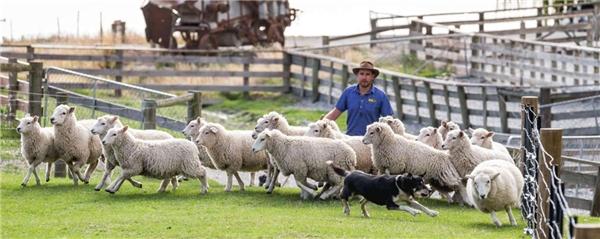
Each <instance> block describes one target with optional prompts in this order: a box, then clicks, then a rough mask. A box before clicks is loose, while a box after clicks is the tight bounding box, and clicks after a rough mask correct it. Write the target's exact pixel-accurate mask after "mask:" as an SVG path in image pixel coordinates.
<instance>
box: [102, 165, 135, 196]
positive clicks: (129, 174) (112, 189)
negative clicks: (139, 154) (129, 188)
mask: <svg viewBox="0 0 600 239" xmlns="http://www.w3.org/2000/svg"><path fill="white" fill-rule="evenodd" d="M133 175H136V174H135V173H132V172H129V171H126V170H123V171H121V175H119V177H118V178H117V179H116V180H115V181H114V182H113V183H112V184H111V185H110V186H109V187H108V188H106V189H105V191H107V192H109V193H111V194H114V193H116V192H117V191H119V189H120V188H121V186H122V185H123V182H125V180H126V179H128V178H131V177H132V176H133Z"/></svg>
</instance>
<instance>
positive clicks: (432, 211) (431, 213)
mask: <svg viewBox="0 0 600 239" xmlns="http://www.w3.org/2000/svg"><path fill="white" fill-rule="evenodd" d="M437 215H440V213H439V212H438V211H434V210H431V212H429V216H431V217H437Z"/></svg>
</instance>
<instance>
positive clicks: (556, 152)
mask: <svg viewBox="0 0 600 239" xmlns="http://www.w3.org/2000/svg"><path fill="white" fill-rule="evenodd" d="M542 122H543V121H542ZM562 134H563V130H562V129H556V128H542V129H541V130H540V141H541V142H542V146H543V148H544V149H545V150H546V152H547V153H548V154H549V155H550V157H552V158H550V157H539V161H541V162H540V163H541V167H539V174H538V185H539V189H538V192H539V197H540V202H541V203H540V206H539V208H538V210H543V212H544V213H543V214H542V213H540V214H539V215H540V216H541V215H546V218H543V217H540V218H539V219H538V224H539V225H538V230H544V234H545V235H546V237H547V238H560V237H561V236H560V235H562V234H561V232H562V215H563V214H562V209H561V207H560V206H557V207H556V208H555V209H554V208H553V207H552V206H551V205H550V204H549V203H548V201H549V200H548V198H549V197H551V200H553V199H557V197H556V196H557V195H555V192H556V191H560V190H561V188H560V185H558V182H557V181H556V180H555V179H554V177H553V176H552V174H556V176H557V177H560V169H561V167H562V160H561V155H562ZM541 154H543V152H540V155H541ZM546 165H548V166H549V167H546ZM540 182H546V183H547V184H549V185H546V184H544V183H540ZM555 187H557V188H555ZM553 201H554V200H553ZM554 204H555V205H558V202H557V201H554ZM548 221H549V223H550V225H554V223H553V222H555V221H556V224H557V225H558V228H553V230H552V234H550V231H551V230H550V228H549V227H548V226H547V224H546V223H547V222H548ZM537 235H538V236H539V237H540V238H542V237H543V234H541V233H538V234H537Z"/></svg>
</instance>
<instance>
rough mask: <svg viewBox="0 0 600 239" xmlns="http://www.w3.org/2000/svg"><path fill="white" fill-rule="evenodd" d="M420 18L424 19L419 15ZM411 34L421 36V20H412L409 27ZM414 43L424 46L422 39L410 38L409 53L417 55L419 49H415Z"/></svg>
mask: <svg viewBox="0 0 600 239" xmlns="http://www.w3.org/2000/svg"><path fill="white" fill-rule="evenodd" d="M419 19H423V17H419ZM408 35H409V36H420V35H422V31H421V24H420V23H419V22H415V21H411V22H410V27H409V28H408ZM414 45H418V46H422V45H423V41H422V40H410V41H409V46H408V49H410V51H409V53H410V54H411V55H415V56H416V55H417V50H415V49H414Z"/></svg>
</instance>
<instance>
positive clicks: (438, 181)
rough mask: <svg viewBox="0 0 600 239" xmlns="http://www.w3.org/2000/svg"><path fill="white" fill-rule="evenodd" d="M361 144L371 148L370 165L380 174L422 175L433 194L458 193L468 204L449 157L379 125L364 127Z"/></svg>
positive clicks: (442, 152)
mask: <svg viewBox="0 0 600 239" xmlns="http://www.w3.org/2000/svg"><path fill="white" fill-rule="evenodd" d="M363 143H365V144H372V145H373V164H374V165H375V167H376V168H377V169H378V170H379V173H380V174H383V173H385V174H388V175H391V174H402V173H411V174H414V175H422V177H423V179H425V181H426V182H428V183H431V184H432V186H434V187H435V188H436V190H438V191H441V192H448V191H456V192H459V193H460V195H461V196H462V197H463V199H464V202H468V201H466V199H467V198H466V191H465V188H464V186H463V185H462V183H461V179H462V178H461V177H460V175H459V174H458V172H457V171H456V169H455V168H454V166H453V165H452V162H450V158H449V155H448V153H446V152H444V151H441V150H436V149H434V148H432V147H430V146H427V145H425V144H423V143H421V142H418V141H413V140H409V139H406V138H404V137H402V136H400V135H396V134H394V132H393V131H392V128H391V127H390V126H389V125H388V124H386V123H382V122H375V123H372V124H370V125H369V126H367V132H366V134H365V136H364V138H363Z"/></svg>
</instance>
